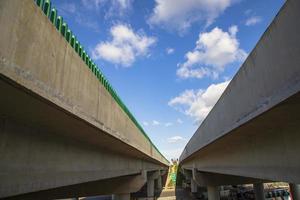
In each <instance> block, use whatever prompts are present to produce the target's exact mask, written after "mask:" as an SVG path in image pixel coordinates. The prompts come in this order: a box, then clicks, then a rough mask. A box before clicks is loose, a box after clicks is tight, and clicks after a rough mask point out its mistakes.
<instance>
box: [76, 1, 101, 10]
mask: <svg viewBox="0 0 300 200" xmlns="http://www.w3.org/2000/svg"><path fill="white" fill-rule="evenodd" d="M104 2H105V0H81V3H82V4H83V6H84V7H85V8H88V9H94V8H96V9H99V7H100V5H101V4H103V3H104Z"/></svg>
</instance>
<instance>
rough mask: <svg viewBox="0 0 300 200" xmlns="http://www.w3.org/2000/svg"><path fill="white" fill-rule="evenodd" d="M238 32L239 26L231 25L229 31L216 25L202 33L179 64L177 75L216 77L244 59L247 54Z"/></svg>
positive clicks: (182, 76)
mask: <svg viewBox="0 0 300 200" xmlns="http://www.w3.org/2000/svg"><path fill="white" fill-rule="evenodd" d="M237 32H238V28H237V26H231V27H230V28H229V30H228V32H226V31H223V30H222V29H220V28H218V27H215V28H214V29H212V30H211V31H210V32H204V33H200V34H199V39H198V40H197V42H196V47H195V49H194V50H192V51H189V52H187V53H186V55H185V58H186V61H185V62H184V63H183V64H178V66H179V69H178V70H177V75H178V76H179V77H181V78H203V77H205V76H208V77H213V78H216V77H218V75H219V73H220V72H222V71H223V70H224V68H225V67H226V66H227V65H228V64H230V63H233V62H236V61H239V62H240V61H243V60H244V59H245V58H246V56H247V54H246V52H245V51H244V50H242V49H240V48H239V45H240V44H239V41H238V39H237V38H236V34H237Z"/></svg>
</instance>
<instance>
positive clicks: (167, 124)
mask: <svg viewBox="0 0 300 200" xmlns="http://www.w3.org/2000/svg"><path fill="white" fill-rule="evenodd" d="M169 126H173V123H171V122H167V123H165V127H169Z"/></svg>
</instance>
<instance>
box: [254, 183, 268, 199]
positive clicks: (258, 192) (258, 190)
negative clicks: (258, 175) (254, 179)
mask: <svg viewBox="0 0 300 200" xmlns="http://www.w3.org/2000/svg"><path fill="white" fill-rule="evenodd" d="M253 191H254V195H255V199H256V200H265V193H264V184H263V183H254V184H253Z"/></svg>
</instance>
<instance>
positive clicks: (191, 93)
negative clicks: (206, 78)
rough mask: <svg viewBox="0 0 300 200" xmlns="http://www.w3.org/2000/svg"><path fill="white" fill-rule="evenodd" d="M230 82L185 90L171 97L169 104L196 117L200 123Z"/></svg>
mask: <svg viewBox="0 0 300 200" xmlns="http://www.w3.org/2000/svg"><path fill="white" fill-rule="evenodd" d="M229 82H230V81H225V82H221V83H218V84H211V85H210V86H209V87H208V88H207V89H205V90H203V89H199V90H185V91H184V92H182V93H181V94H180V95H179V96H177V97H175V98H173V99H171V100H170V101H169V103H168V105H169V106H171V107H174V108H175V109H177V110H179V111H181V112H183V113H184V114H186V115H188V116H190V117H192V118H194V119H195V121H196V122H197V123H200V122H202V121H203V119H204V118H205V117H206V116H207V115H208V113H209V112H210V110H211V109H212V108H213V106H214V105H215V103H216V102H217V101H218V99H219V98H220V96H221V94H222V93H223V91H224V90H225V88H226V87H227V85H228V84H229Z"/></svg>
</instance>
